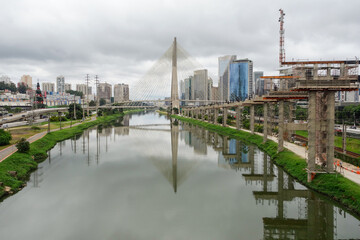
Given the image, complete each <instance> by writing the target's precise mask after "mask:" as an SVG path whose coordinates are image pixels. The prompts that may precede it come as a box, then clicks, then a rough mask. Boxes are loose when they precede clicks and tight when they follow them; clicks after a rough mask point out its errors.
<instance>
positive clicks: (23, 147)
mask: <svg viewBox="0 0 360 240" xmlns="http://www.w3.org/2000/svg"><path fill="white" fill-rule="evenodd" d="M16 148H17V149H18V152H21V153H27V152H28V151H29V150H30V143H29V142H28V141H26V139H25V138H21V139H20V140H19V141H18V143H17V144H16Z"/></svg>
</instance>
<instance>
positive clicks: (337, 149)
mask: <svg viewBox="0 0 360 240" xmlns="http://www.w3.org/2000/svg"><path fill="white" fill-rule="evenodd" d="M294 137H295V139H297V140H300V141H303V142H307V140H308V139H307V137H303V136H301V135H298V134H294ZM334 150H335V151H336V152H338V153H344V151H343V149H342V148H340V147H334ZM346 155H348V156H350V157H353V158H360V154H358V153H354V152H351V151H346Z"/></svg>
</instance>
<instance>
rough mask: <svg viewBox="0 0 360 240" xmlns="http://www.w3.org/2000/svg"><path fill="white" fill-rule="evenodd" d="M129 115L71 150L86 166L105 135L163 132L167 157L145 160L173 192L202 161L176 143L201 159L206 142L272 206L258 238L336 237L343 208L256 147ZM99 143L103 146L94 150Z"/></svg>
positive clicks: (262, 202) (76, 141) (224, 165)
mask: <svg viewBox="0 0 360 240" xmlns="http://www.w3.org/2000/svg"><path fill="white" fill-rule="evenodd" d="M129 118H130V116H128V115H126V116H125V118H124V119H122V120H121V121H120V122H117V123H115V124H113V125H112V126H114V125H115V126H116V127H115V128H113V130H112V128H107V126H99V127H97V128H95V129H92V130H88V131H86V132H85V133H84V134H83V135H82V136H76V137H74V138H73V139H72V140H71V148H72V150H73V152H74V153H79V154H83V155H84V156H86V158H87V164H88V165H94V164H99V158H98V157H97V156H99V155H100V153H101V151H105V152H106V151H107V142H108V140H107V138H110V140H111V141H115V140H116V138H118V137H121V136H126V135H129V134H130V133H131V134H134V133H135V134H136V133H139V134H141V135H144V134H152V132H153V131H167V132H170V136H171V160H170V159H169V158H168V157H167V156H164V157H159V156H157V157H154V158H150V160H151V163H152V164H153V166H155V167H156V168H157V169H158V170H159V172H160V173H161V174H162V175H163V176H164V178H165V179H166V180H167V181H168V182H169V184H170V185H171V187H172V189H173V191H174V193H177V192H178V191H179V186H181V184H182V183H184V182H186V180H187V179H188V178H189V176H191V174H192V173H194V170H195V169H196V168H197V167H198V166H200V164H202V163H204V161H203V160H198V159H193V160H192V161H182V160H183V157H182V154H183V153H182V152H179V149H178V146H179V141H181V142H183V143H185V145H186V146H187V147H188V148H190V149H193V152H194V153H195V155H198V156H199V159H200V158H201V157H206V155H207V151H208V149H209V146H210V147H211V148H212V149H214V150H215V151H216V152H218V167H220V168H224V169H229V170H230V171H237V172H238V173H239V174H241V175H242V177H243V179H244V181H245V182H246V184H247V185H252V186H253V187H252V188H255V189H256V191H253V196H254V200H255V202H256V204H257V205H269V206H272V208H274V207H275V208H276V212H274V215H273V216H267V217H263V218H262V222H263V236H264V239H310V240H311V239H314V240H315V239H338V237H337V217H341V216H343V217H344V218H345V217H346V216H345V214H346V213H345V211H343V210H342V209H341V208H338V207H335V206H334V205H333V203H331V202H329V201H328V200H327V199H323V198H322V197H320V196H319V195H318V194H316V193H314V192H313V191H310V190H307V189H306V188H305V187H304V186H302V185H301V184H299V183H297V182H296V181H295V180H294V179H293V178H292V177H290V176H289V175H288V174H286V173H285V172H283V171H282V170H281V169H279V168H277V167H276V166H274V165H273V163H272V162H271V161H270V158H269V157H268V156H267V155H266V154H264V153H263V152H261V151H260V150H259V149H258V148H257V147H255V146H253V145H246V144H244V143H242V142H241V141H237V140H235V139H229V138H228V137H226V136H221V135H219V134H217V133H214V132H210V131H207V130H205V129H204V128H201V127H198V126H193V125H190V124H188V123H178V122H176V121H173V123H172V124H171V125H170V126H169V125H167V126H162V125H151V126H150V125H148V126H145V125H141V126H140V125H138V126H129ZM91 131H96V147H97V148H96V155H95V157H94V155H91V154H89V149H90V148H91V146H90V145H91V142H90V143H89V133H90V132H91ZM104 138H105V143H104V142H103V143H102V144H100V139H104ZM102 141H104V140H102ZM63 144H65V142H63V143H59V144H58V145H57V150H58V151H59V152H60V153H61V151H62V148H63ZM104 145H105V149H100V147H101V146H102V147H104ZM149 145H151V143H149ZM92 150H94V149H92ZM178 157H180V158H179V159H178ZM48 161H49V163H51V164H49V165H46V166H45V169H38V170H37V172H36V173H35V174H34V175H33V179H32V181H33V182H34V185H35V186H38V185H39V183H41V181H42V179H43V178H44V175H43V172H45V173H46V171H44V170H46V168H49V167H51V165H53V164H56V162H55V163H53V162H52V159H51V155H50V154H49V159H48ZM294 206H295V207H294ZM294 209H297V211H296V210H294Z"/></svg>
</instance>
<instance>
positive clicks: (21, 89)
mask: <svg viewBox="0 0 360 240" xmlns="http://www.w3.org/2000/svg"><path fill="white" fill-rule="evenodd" d="M26 90H27V86H26V85H25V84H19V86H18V92H19V93H26Z"/></svg>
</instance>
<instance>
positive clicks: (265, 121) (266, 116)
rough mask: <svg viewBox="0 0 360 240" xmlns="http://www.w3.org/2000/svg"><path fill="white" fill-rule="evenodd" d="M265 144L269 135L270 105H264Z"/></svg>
mask: <svg viewBox="0 0 360 240" xmlns="http://www.w3.org/2000/svg"><path fill="white" fill-rule="evenodd" d="M263 134H264V138H263V143H265V142H266V141H267V135H268V103H264V127H263Z"/></svg>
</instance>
